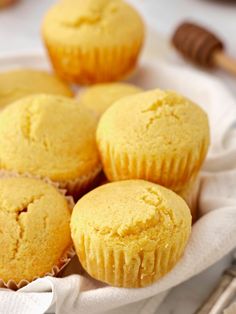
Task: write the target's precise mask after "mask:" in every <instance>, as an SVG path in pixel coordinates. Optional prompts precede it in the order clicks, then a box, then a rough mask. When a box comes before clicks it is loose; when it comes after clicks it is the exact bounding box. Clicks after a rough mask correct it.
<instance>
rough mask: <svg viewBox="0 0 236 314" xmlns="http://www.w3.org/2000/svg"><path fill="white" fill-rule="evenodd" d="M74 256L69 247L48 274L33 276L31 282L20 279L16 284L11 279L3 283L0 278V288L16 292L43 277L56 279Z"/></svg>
mask: <svg viewBox="0 0 236 314" xmlns="http://www.w3.org/2000/svg"><path fill="white" fill-rule="evenodd" d="M74 256H75V250H74V248H73V246H71V247H70V248H69V249H68V250H66V252H65V254H63V256H62V257H61V258H60V260H59V261H58V265H54V266H53V267H52V269H51V271H50V272H47V273H45V275H44V276H35V277H34V278H33V279H32V280H30V281H28V280H26V279H22V280H21V281H20V282H16V281H14V280H13V279H10V280H8V281H4V280H3V279H1V278H0V288H7V289H11V290H18V289H20V288H23V287H24V286H26V285H28V284H29V283H30V282H32V281H34V280H36V279H39V278H43V277H45V276H51V277H56V276H57V275H58V274H59V273H60V272H61V271H62V270H63V269H64V268H65V267H66V266H67V265H68V264H69V262H70V261H71V259H72V258H73V257H74Z"/></svg>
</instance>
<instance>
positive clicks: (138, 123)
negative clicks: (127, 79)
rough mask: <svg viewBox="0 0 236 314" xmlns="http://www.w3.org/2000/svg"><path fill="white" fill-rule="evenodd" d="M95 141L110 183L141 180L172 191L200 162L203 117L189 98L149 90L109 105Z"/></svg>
mask: <svg viewBox="0 0 236 314" xmlns="http://www.w3.org/2000/svg"><path fill="white" fill-rule="evenodd" d="M97 143H98V147H99V150H100V155H101V158H102V162H103V167H104V171H105V174H106V176H107V178H108V179H109V180H110V181H117V180H126V179H145V180H148V181H152V182H156V183H159V184H161V185H163V186H166V187H168V188H170V189H172V190H174V191H176V192H178V191H180V190H183V189H184V188H185V186H186V185H187V184H188V182H190V181H191V180H192V179H193V178H195V177H196V174H197V173H198V171H199V169H200V167H201V165H202V162H203V161H204V159H205V156H206V153H207V149H208V146H209V126H208V118H207V115H206V113H205V112H204V111H203V110H202V109H201V108H200V107H199V106H197V105H196V104H194V103H193V102H191V101H190V100H189V99H187V98H185V97H183V96H181V95H179V94H177V93H175V92H171V91H161V90H158V89H157V90H152V91H148V92H144V93H140V94H136V95H132V96H128V97H125V98H122V99H121V100H119V101H117V102H116V103H115V104H113V105H112V106H111V107H110V108H109V109H108V110H107V111H106V112H105V113H104V115H103V116H102V118H101V119H100V122H99V124H98V129H97Z"/></svg>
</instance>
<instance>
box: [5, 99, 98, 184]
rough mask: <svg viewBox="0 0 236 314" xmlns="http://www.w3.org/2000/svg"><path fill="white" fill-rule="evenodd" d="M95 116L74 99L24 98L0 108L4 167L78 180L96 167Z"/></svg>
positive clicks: (58, 179) (50, 176) (60, 179)
mask: <svg viewBox="0 0 236 314" xmlns="http://www.w3.org/2000/svg"><path fill="white" fill-rule="evenodd" d="M95 130H96V119H95V118H94V116H93V115H92V114H91V113H90V112H88V111H87V110H86V109H85V108H83V107H82V106H79V105H78V103H77V102H76V101H74V100H71V99H69V98H66V97H59V96H51V95H34V96H29V97H27V98H23V99H21V100H19V101H17V102H15V103H13V104H11V105H9V106H8V107H6V108H5V109H4V110H3V111H2V112H1V113H0V168H1V169H5V170H10V171H15V172H18V173H27V172H28V173H31V174H33V175H37V176H42V177H49V178H50V179H52V180H55V181H64V180H73V179H76V178H78V177H80V176H83V175H87V174H89V173H90V172H91V170H92V171H93V170H95V169H96V170H97V167H98V166H99V157H98V152H97V148H96V143H95Z"/></svg>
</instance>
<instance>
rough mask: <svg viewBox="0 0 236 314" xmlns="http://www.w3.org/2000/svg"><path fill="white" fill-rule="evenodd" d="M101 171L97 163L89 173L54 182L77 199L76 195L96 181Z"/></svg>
mask: <svg viewBox="0 0 236 314" xmlns="http://www.w3.org/2000/svg"><path fill="white" fill-rule="evenodd" d="M101 171H102V166H101V165H99V166H98V167H97V168H96V169H94V170H93V171H91V172H90V173H89V174H87V175H84V176H81V177H80V178H76V179H73V180H68V181H56V183H58V185H59V188H62V189H65V190H66V191H67V194H68V195H72V196H73V197H74V198H75V199H78V197H79V196H80V195H81V194H82V193H83V192H84V191H86V189H87V188H89V187H90V186H91V185H92V184H93V183H94V182H95V181H96V179H97V177H98V176H99V174H100V173H101Z"/></svg>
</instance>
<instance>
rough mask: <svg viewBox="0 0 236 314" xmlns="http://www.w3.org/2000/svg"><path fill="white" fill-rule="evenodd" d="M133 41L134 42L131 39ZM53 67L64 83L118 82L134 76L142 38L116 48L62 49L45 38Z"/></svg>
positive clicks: (64, 47) (65, 47)
mask: <svg viewBox="0 0 236 314" xmlns="http://www.w3.org/2000/svg"><path fill="white" fill-rule="evenodd" d="M131 40H133V39H131ZM44 41H45V46H46V48H47V50H48V54H49V57H50V59H51V62H52V65H53V67H54V69H55V71H56V72H57V74H58V75H59V76H60V77H62V78H63V79H65V80H67V81H70V82H73V83H77V84H82V85H83V84H84V85H87V84H94V83H101V82H109V81H116V80H119V79H121V78H123V77H124V76H126V75H127V73H129V72H131V71H132V70H133V69H134V67H135V65H136V63H137V59H138V56H139V53H140V51H141V48H142V45H143V37H141V36H140V39H137V40H136V41H133V43H132V44H129V45H123V46H121V45H120V46H117V47H111V48H109V47H107V48H103V47H99V46H98V47H96V48H93V49H86V47H85V49H84V47H76V48H75V47H69V46H62V45H60V46H59V45H58V44H55V43H53V42H50V40H47V38H44Z"/></svg>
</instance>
